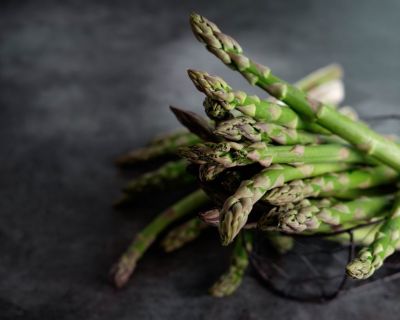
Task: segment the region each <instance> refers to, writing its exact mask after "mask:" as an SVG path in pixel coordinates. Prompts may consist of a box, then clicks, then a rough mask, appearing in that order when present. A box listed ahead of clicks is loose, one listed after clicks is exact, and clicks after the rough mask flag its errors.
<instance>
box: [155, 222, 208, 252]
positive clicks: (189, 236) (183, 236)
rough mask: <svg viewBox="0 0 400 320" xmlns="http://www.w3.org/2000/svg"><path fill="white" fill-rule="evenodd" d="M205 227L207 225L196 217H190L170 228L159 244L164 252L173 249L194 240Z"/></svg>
mask: <svg viewBox="0 0 400 320" xmlns="http://www.w3.org/2000/svg"><path fill="white" fill-rule="evenodd" d="M206 227H207V225H206V224H205V223H203V222H202V221H201V220H199V219H198V218H197V217H195V218H192V219H190V220H189V221H186V222H185V223H183V224H181V225H179V226H178V227H176V228H175V229H172V230H171V231H170V232H169V233H168V234H167V235H166V236H165V237H164V239H163V240H162V241H161V245H162V247H163V248H164V250H165V251H166V252H172V251H175V250H177V249H179V248H181V247H183V246H184V245H185V244H187V243H188V242H191V241H193V240H195V239H196V238H197V237H198V236H199V235H200V234H201V232H202V231H203V230H204V229H205V228H206Z"/></svg>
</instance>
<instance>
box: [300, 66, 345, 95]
mask: <svg viewBox="0 0 400 320" xmlns="http://www.w3.org/2000/svg"><path fill="white" fill-rule="evenodd" d="M342 77H343V69H342V67H341V66H340V65H338V64H330V65H328V66H326V67H323V68H320V69H317V70H315V71H314V72H312V73H310V74H309V75H307V76H305V77H304V78H303V79H301V80H299V81H297V82H296V83H295V86H296V87H297V88H299V89H300V90H302V91H304V92H308V93H309V92H310V91H311V92H312V91H313V90H315V89H317V88H319V87H321V86H322V85H325V84H330V83H332V81H338V80H340V79H341V78H342Z"/></svg>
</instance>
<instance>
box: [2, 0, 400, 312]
mask: <svg viewBox="0 0 400 320" xmlns="http://www.w3.org/2000/svg"><path fill="white" fill-rule="evenodd" d="M192 10H196V11H199V12H200V13H202V14H204V15H206V16H208V17H210V18H211V19H214V20H215V21H217V22H218V23H219V24H220V25H221V26H223V28H224V30H226V31H227V32H228V33H231V34H232V35H235V37H237V38H238V40H240V41H241V42H242V44H243V46H245V47H246V49H247V51H248V52H249V54H251V56H253V57H254V58H256V59H257V60H260V61H261V62H265V63H268V64H269V65H270V66H272V67H273V69H275V70H276V72H277V73H278V74H280V75H282V76H283V77H286V78H288V79H289V80H295V79H297V78H299V77H301V76H302V75H303V74H305V73H307V72H309V71H311V70H312V69H314V68H316V67H320V66H322V65H325V64H327V63H330V62H332V61H337V62H340V63H342V64H343V65H344V67H345V69H346V71H347V76H346V83H347V97H348V98H347V103H349V104H351V105H354V106H356V107H357V109H358V110H359V111H360V112H361V113H362V114H364V115H374V114H380V113H386V114H389V113H396V112H399V111H398V101H399V92H400V81H399V71H400V60H399V59H398V57H399V54H400V42H399V39H398V30H399V27H400V23H399V19H398V14H399V12H400V3H399V2H398V1H395V0H390V1H385V2H378V1H346V0H340V1H319V0H315V1H311V0H307V1H241V2H239V1H232V0H229V1H228V0H226V1H218V2H217V1H196V2H195V1H178V0H169V1H155V0H146V1H125V2H124V1H113V2H112V4H111V1H110V2H108V1H62V2H61V1H60V2H56V1H53V2H50V1H48V2H47V1H2V2H1V5H0V146H1V152H0V164H1V165H0V177H1V179H0V194H1V196H0V197H1V198H0V199H1V201H0V219H1V223H0V254H1V256H0V319H74V320H77V319H86V320H89V319H121V320H122V319H175V320H178V319H189V318H190V319H193V320H194V319H230V320H233V319H235V320H236V319H238V320H239V319H327V320H329V319H353V320H354V319H363V320H368V319H398V318H399V316H398V315H399V312H400V304H399V303H398V299H399V295H400V289H399V288H400V286H399V283H398V282H397V283H388V284H385V285H383V284H382V285H378V286H376V287H375V288H374V290H368V291H366V290H365V291H362V292H358V293H357V294H351V295H347V296H344V297H341V298H339V299H337V300H335V301H333V302H331V303H329V304H325V305H315V304H300V303H296V302H289V301H286V300H283V299H281V298H278V297H276V296H274V295H273V294H271V293H270V292H268V291H267V290H265V289H264V288H263V287H262V286H261V285H260V284H259V283H258V282H257V280H256V279H254V277H251V276H247V277H246V279H245V281H244V283H243V286H242V287H241V289H240V290H239V291H238V293H237V294H235V295H234V296H233V297H231V298H227V299H222V300H219V299H213V298H211V297H209V296H208V295H207V294H206V290H207V288H208V286H209V285H210V284H211V283H212V281H213V280H214V279H215V278H216V277H217V276H218V275H219V273H220V272H222V270H223V269H224V266H225V265H226V263H227V252H226V250H224V249H222V248H220V247H219V246H215V241H216V237H215V235H214V234H213V233H208V234H207V235H206V236H204V237H202V238H201V239H200V240H199V241H196V242H195V243H194V244H193V245H192V246H190V247H187V248H185V249H183V250H181V251H179V252H176V253H174V254H171V255H168V256H167V255H165V254H163V253H162V252H161V250H159V249H158V248H157V247H154V248H153V249H151V250H150V251H149V252H148V254H147V255H146V256H145V258H144V259H143V260H142V262H141V264H140V265H139V267H138V269H137V272H136V274H135V276H134V278H133V279H132V281H131V283H130V285H129V286H128V288H127V289H125V290H123V291H120V292H116V291H115V290H114V289H113V288H112V287H110V286H109V285H108V283H107V279H106V275H107V272H108V269H109V267H110V265H111V263H112V262H113V261H114V260H115V259H116V258H117V257H118V255H119V253H120V252H121V250H123V248H124V247H125V246H126V244H127V243H128V241H129V239H130V238H131V237H132V235H133V234H134V233H135V232H136V231H138V230H139V229H140V228H141V227H143V226H144V225H145V223H146V222H147V221H149V219H150V218H151V216H152V215H154V214H155V213H156V212H158V211H159V210H160V209H162V208H163V207H165V206H166V205H167V204H168V203H172V202H173V200H174V199H173V198H176V196H174V197H170V198H169V197H164V198H163V200H162V201H157V203H154V202H155V201H151V199H148V200H147V201H146V203H143V204H138V205H137V206H136V207H135V208H134V210H132V214H130V215H126V214H125V215H124V214H119V213H116V212H114V211H113V210H112V208H111V207H110V203H111V201H112V200H113V198H114V197H115V196H116V195H117V194H118V189H119V188H120V187H121V186H122V185H123V183H124V181H125V178H124V176H123V175H122V174H121V173H119V172H118V171H117V170H116V169H115V168H114V167H113V165H112V159H113V157H114V156H116V155H117V154H119V153H120V152H123V151H126V150H128V149H130V148H133V147H136V146H140V145H141V144H142V143H143V141H145V140H146V139H149V138H150V137H151V136H153V134H155V133H160V132H163V131H166V130H169V129H172V128H174V127H176V126H177V123H176V121H175V120H174V119H173V116H172V115H171V114H170V112H169V110H168V108H167V106H168V104H176V105H178V106H184V107H187V108H189V109H192V110H200V109H199V106H200V101H201V95H200V94H198V93H197V92H196V90H195V89H194V88H193V87H192V86H191V84H190V82H189V81H188V79H187V77H186V73H185V69H187V68H188V67H193V68H200V69H204V70H207V71H209V72H212V73H216V74H220V75H222V76H224V77H226V78H227V79H229V81H230V82H231V83H232V84H233V85H234V86H236V87H242V88H248V87H247V84H246V83H245V82H244V81H243V79H242V78H241V77H240V76H238V75H236V74H234V73H233V72H231V71H230V70H228V69H227V68H226V67H224V66H223V65H221V64H220V63H219V62H218V61H217V60H216V59H215V58H214V57H212V56H211V55H210V54H209V53H207V52H206V50H204V49H203V48H202V47H201V46H200V45H199V44H198V43H197V41H196V40H194V38H193V37H192V34H191V32H190V30H189V27H188V23H187V19H188V14H189V13H190V12H191V11H192ZM252 90H253V91H256V89H251V88H250V89H249V91H252ZM396 129H397V131H398V125H397V123H396V122H393V123H390V122H387V123H386V124H385V125H384V126H381V130H382V131H385V132H395V130H396ZM210 248H212V250H210Z"/></svg>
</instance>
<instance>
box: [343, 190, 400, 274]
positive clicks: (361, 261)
mask: <svg viewBox="0 0 400 320" xmlns="http://www.w3.org/2000/svg"><path fill="white" fill-rule="evenodd" d="M399 242H400V194H397V196H396V200H395V202H394V205H393V208H392V211H391V214H390V215H389V217H388V218H387V219H386V221H385V222H384V223H383V224H382V225H381V227H380V228H379V230H378V231H377V232H376V234H375V239H374V241H373V242H372V243H371V244H370V245H369V246H368V247H365V248H364V249H362V250H361V251H360V252H359V254H358V257H357V258H355V259H354V260H352V261H351V262H350V263H349V264H348V265H347V267H346V269H347V274H348V275H350V276H351V277H353V278H356V279H366V278H369V277H370V276H372V275H373V274H374V272H375V271H376V270H377V269H379V268H380V267H381V266H382V264H383V262H384V261H385V259H386V258H387V257H389V256H390V255H392V254H393V253H394V252H395V250H396V247H397V246H398V244H399Z"/></svg>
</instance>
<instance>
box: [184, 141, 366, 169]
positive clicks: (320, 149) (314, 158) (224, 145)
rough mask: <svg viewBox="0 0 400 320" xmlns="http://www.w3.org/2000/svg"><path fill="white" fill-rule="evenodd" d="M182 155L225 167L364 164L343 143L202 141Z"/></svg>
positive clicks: (364, 159)
mask: <svg viewBox="0 0 400 320" xmlns="http://www.w3.org/2000/svg"><path fill="white" fill-rule="evenodd" d="M180 154H181V155H182V156H183V157H185V158H186V159H187V160H189V161H191V162H193V163H197V164H207V163H208V164H216V165H222V166H224V167H226V168H230V167H236V166H245V165H248V164H251V163H259V164H261V165H262V166H264V167H268V166H270V165H271V164H273V163H284V164H292V163H325V162H334V161H340V162H347V163H365V162H366V161H367V160H366V158H365V157H364V155H363V154H361V153H359V152H358V151H357V150H354V149H352V148H349V147H347V146H344V145H341V144H324V145H316V146H314V145H312V146H303V145H296V146H274V145H268V144H267V143H265V142H256V143H253V144H251V145H248V146H246V145H244V144H241V143H236V142H221V143H217V144H215V143H202V144H196V145H194V146H190V147H186V148H181V149H180Z"/></svg>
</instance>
